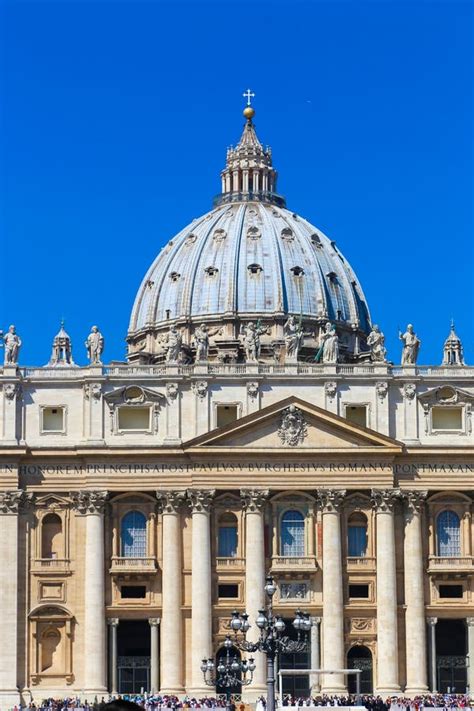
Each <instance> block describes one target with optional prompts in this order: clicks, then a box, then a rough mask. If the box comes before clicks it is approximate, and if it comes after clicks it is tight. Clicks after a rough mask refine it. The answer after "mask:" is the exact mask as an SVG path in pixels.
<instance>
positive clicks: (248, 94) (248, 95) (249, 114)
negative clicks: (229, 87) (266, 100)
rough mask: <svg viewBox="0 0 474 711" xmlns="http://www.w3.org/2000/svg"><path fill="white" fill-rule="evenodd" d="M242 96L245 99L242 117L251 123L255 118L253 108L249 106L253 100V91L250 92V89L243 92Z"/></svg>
mask: <svg viewBox="0 0 474 711" xmlns="http://www.w3.org/2000/svg"><path fill="white" fill-rule="evenodd" d="M242 96H243V97H244V99H247V106H246V107H245V109H244V112H243V113H244V116H245V118H246V119H247V121H248V122H249V123H252V119H253V117H254V116H255V109H254V108H253V106H251V105H250V102H251V100H252V99H254V98H255V94H254V93H253V91H250V89H247V91H244V93H243V94H242Z"/></svg>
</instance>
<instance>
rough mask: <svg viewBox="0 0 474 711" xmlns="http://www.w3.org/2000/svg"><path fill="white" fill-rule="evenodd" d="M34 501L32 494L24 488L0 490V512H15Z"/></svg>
mask: <svg viewBox="0 0 474 711" xmlns="http://www.w3.org/2000/svg"><path fill="white" fill-rule="evenodd" d="M33 501H34V494H32V493H31V492H30V493H27V492H26V491H25V490H24V489H13V490H12V491H0V514H17V513H18V512H19V511H20V510H21V509H22V508H27V507H28V505H29V504H32V503H33Z"/></svg>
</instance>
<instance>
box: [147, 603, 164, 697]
mask: <svg viewBox="0 0 474 711" xmlns="http://www.w3.org/2000/svg"><path fill="white" fill-rule="evenodd" d="M160 622H161V620H160V618H159V617H150V619H149V620H148V623H149V625H150V691H151V693H152V694H157V693H158V690H159V688H160V681H159V671H158V670H159V651H158V649H159V644H158V633H159V629H160Z"/></svg>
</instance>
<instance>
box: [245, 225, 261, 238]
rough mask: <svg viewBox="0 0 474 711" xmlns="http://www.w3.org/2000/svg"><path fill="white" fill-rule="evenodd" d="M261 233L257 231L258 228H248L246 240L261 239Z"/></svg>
mask: <svg viewBox="0 0 474 711" xmlns="http://www.w3.org/2000/svg"><path fill="white" fill-rule="evenodd" d="M261 236H262V235H261V232H260V230H259V229H258V227H255V226H252V227H249V228H248V230H247V238H248V239H260V237H261Z"/></svg>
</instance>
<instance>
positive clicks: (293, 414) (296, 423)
mask: <svg viewBox="0 0 474 711" xmlns="http://www.w3.org/2000/svg"><path fill="white" fill-rule="evenodd" d="M307 434H308V430H307V427H306V422H305V419H304V414H303V412H302V411H301V410H300V409H299V407H295V405H290V407H287V408H286V409H285V410H283V412H282V413H281V425H280V427H279V429H278V436H279V437H280V439H281V441H282V442H283V444H287V445H289V446H290V447H296V446H297V445H298V444H301V443H302V442H303V440H304V439H305V437H306V436H307Z"/></svg>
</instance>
